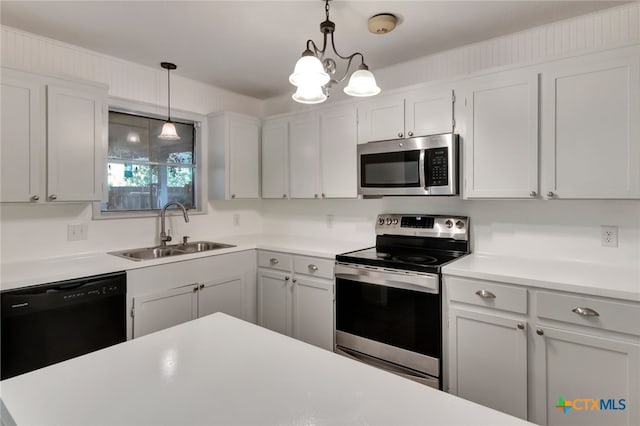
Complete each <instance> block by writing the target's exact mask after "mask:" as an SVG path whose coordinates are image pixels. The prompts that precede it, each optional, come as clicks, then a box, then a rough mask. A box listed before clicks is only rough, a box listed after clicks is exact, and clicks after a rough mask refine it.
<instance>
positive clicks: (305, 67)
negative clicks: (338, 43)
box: [289, 50, 329, 87]
mask: <svg viewBox="0 0 640 426" xmlns="http://www.w3.org/2000/svg"><path fill="white" fill-rule="evenodd" d="M289 82H290V83H291V84H293V85H294V86H296V87H300V86H324V85H325V84H327V83H328V82H329V74H327V73H326V72H325V71H324V67H323V66H322V62H320V59H318V58H316V57H315V56H314V55H313V53H311V51H310V50H307V51H305V52H304V53H303V54H302V57H301V58H300V59H298V62H296V66H295V68H294V70H293V74H291V75H290V76H289Z"/></svg>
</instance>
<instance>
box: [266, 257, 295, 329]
mask: <svg viewBox="0 0 640 426" xmlns="http://www.w3.org/2000/svg"><path fill="white" fill-rule="evenodd" d="M290 281H291V275H290V274H289V273H287V272H277V271H268V270H262V269H260V270H259V271H258V324H259V325H261V326H263V327H265V328H268V329H270V330H273V331H277V332H278V333H282V334H285V335H287V336H290V335H291V284H290Z"/></svg>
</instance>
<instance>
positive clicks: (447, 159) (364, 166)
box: [358, 133, 459, 197]
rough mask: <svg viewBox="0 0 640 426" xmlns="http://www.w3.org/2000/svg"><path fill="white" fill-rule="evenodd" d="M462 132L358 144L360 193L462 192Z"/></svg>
mask: <svg viewBox="0 0 640 426" xmlns="http://www.w3.org/2000/svg"><path fill="white" fill-rule="evenodd" d="M458 145H459V142H458V135H456V134H453V133H447V134H442V135H433V136H423V137H416V138H410V139H400V140H388V141H380V142H369V143H365V144H360V145H358V193H359V194H362V195H363V196H365V197H381V196H384V195H458V194H459V188H458Z"/></svg>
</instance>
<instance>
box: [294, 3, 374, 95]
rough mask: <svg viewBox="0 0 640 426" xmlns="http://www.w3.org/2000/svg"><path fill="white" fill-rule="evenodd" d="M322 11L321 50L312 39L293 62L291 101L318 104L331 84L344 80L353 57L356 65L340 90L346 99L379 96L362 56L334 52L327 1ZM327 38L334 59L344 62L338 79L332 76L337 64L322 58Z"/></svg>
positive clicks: (333, 26)
mask: <svg viewBox="0 0 640 426" xmlns="http://www.w3.org/2000/svg"><path fill="white" fill-rule="evenodd" d="M324 2H325V5H324V10H325V14H326V17H327V19H326V20H324V21H323V22H321V23H320V32H321V33H322V35H323V42H322V49H318V46H316V44H315V43H314V41H313V40H307V48H306V50H305V51H304V52H302V57H301V58H300V59H299V60H298V62H296V66H295V69H294V71H293V74H291V75H290V76H289V82H290V83H291V84H293V85H294V86H296V87H297V90H296V93H294V94H293V96H292V98H293V100H294V101H296V102H300V103H303V104H319V103H321V102H324V101H326V100H327V96H328V95H329V90H330V88H331V86H333V85H334V84H337V83H340V82H342V81H344V80H345V79H346V78H347V75H348V74H349V70H350V68H351V63H352V61H353V59H354V58H355V57H356V56H359V57H360V65H359V66H358V68H357V69H356V71H355V72H353V74H351V77H350V78H349V84H348V85H347V87H345V88H344V92H345V93H346V94H347V95H350V96H360V97H365V96H374V95H377V94H378V93H380V88H379V87H378V85H377V84H376V79H375V77H374V76H373V73H372V72H371V71H369V67H367V64H365V62H364V56H363V55H362V53H360V52H356V53H353V54H351V55H348V56H342V55H341V54H339V53H338V52H337V50H336V45H335V41H334V39H333V33H334V32H335V30H336V24H334V23H333V22H331V21H330V20H329V0H324ZM329 38H331V44H330V45H331V49H332V50H333V53H334V54H335V56H337V57H338V58H340V59H342V60H345V61H348V62H347V65H346V69H345V72H344V75H342V76H341V77H339V78H336V77H334V75H335V73H336V68H337V66H336V65H337V64H336V61H335V60H334V59H333V58H327V57H325V53H328V52H327V42H328V39H329Z"/></svg>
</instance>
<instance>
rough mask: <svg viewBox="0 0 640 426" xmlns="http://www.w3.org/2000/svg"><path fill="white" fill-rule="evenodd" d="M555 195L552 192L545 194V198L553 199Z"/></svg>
mask: <svg viewBox="0 0 640 426" xmlns="http://www.w3.org/2000/svg"><path fill="white" fill-rule="evenodd" d="M555 195H556V194H554V193H553V192H552V191H549V192H547V197H554V196H555Z"/></svg>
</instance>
